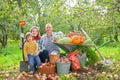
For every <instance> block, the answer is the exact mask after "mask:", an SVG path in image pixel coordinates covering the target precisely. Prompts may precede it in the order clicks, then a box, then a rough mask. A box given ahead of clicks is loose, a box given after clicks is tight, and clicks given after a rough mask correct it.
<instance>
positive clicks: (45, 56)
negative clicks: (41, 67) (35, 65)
mask: <svg viewBox="0 0 120 80" xmlns="http://www.w3.org/2000/svg"><path fill="white" fill-rule="evenodd" d="M39 57H40V59H41V62H42V63H45V60H46V59H48V60H49V51H48V50H43V52H40V54H39Z"/></svg>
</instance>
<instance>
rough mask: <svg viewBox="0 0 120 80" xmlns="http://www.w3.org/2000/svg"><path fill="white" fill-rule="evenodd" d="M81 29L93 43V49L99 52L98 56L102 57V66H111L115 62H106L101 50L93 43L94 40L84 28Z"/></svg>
mask: <svg viewBox="0 0 120 80" xmlns="http://www.w3.org/2000/svg"><path fill="white" fill-rule="evenodd" d="M79 29H81V31H82V32H83V33H84V35H85V36H86V37H87V38H88V39H89V40H90V41H91V42H92V45H93V47H94V48H95V49H96V51H97V52H98V54H99V55H100V57H101V59H102V64H103V65H105V66H110V65H111V64H112V63H113V62H112V61H111V60H106V59H105V58H104V56H103V55H102V54H101V52H100V51H99V49H98V48H97V46H96V45H95V43H94V42H93V41H92V39H91V38H90V37H89V36H88V34H87V33H86V32H85V30H84V29H83V28H82V27H80V28H79Z"/></svg>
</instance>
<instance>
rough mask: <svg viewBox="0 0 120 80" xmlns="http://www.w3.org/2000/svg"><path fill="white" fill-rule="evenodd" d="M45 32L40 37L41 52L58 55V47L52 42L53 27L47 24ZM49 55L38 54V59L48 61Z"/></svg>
mask: <svg viewBox="0 0 120 80" xmlns="http://www.w3.org/2000/svg"><path fill="white" fill-rule="evenodd" d="M45 31H46V34H45V35H43V36H42V37H41V39H40V40H41V45H42V46H43V47H42V48H43V51H44V50H47V51H48V52H49V54H50V53H52V52H53V51H55V52H58V53H59V51H60V50H59V48H58V46H56V45H55V44H54V43H53V41H52V37H53V36H54V34H55V33H54V32H53V26H52V24H50V23H48V24H46V26H45ZM49 54H45V53H44V52H43V53H42V54H40V58H43V57H45V58H46V59H48V60H49Z"/></svg>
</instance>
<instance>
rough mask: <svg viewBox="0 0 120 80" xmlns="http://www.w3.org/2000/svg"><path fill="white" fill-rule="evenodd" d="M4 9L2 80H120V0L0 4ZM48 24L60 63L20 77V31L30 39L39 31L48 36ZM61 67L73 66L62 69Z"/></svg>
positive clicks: (0, 0) (0, 14)
mask: <svg viewBox="0 0 120 80" xmlns="http://www.w3.org/2000/svg"><path fill="white" fill-rule="evenodd" d="M0 4H1V6H0V80H120V58H119V56H120V36H119V35H120V1H119V0H110V1H109V0H54V1H53V0H50V1H49V0H25V1H24V0H0ZM20 21H24V22H25V23H24V22H22V23H23V24H20V23H21V22H20ZM47 23H51V24H52V25H53V27H54V29H53V31H54V32H56V33H57V35H56V36H54V37H53V41H54V44H56V45H57V46H58V47H59V48H60V55H59V56H57V57H58V58H59V59H58V60H54V59H53V63H52V62H47V61H46V63H45V64H43V65H42V66H43V71H42V69H40V70H38V71H37V72H36V73H34V75H30V74H29V72H27V71H20V62H21V61H23V57H22V56H23V55H22V50H21V49H20V47H19V45H20V34H21V30H22V29H21V27H22V26H24V28H23V33H26V32H27V31H29V29H30V28H31V27H32V26H37V27H39V29H40V33H41V35H44V33H45V28H44V27H45V24H47ZM61 32H62V34H61ZM53 54H54V53H53ZM55 55H56V54H55ZM54 61H57V62H55V63H54ZM51 63H52V64H51ZM61 63H65V64H67V63H68V64H67V66H68V65H69V63H70V66H69V68H68V67H66V66H64V67H62V68H61V67H60V66H61ZM46 65H47V66H50V67H51V68H52V69H53V70H52V69H49V68H48V70H47V68H45V67H46ZM28 68H29V67H28ZM44 68H45V70H44ZM58 68H59V70H58ZM51 70H52V71H51ZM65 70H67V72H64V71H65ZM50 71H51V72H52V73H49V72H50ZM47 73H49V74H47Z"/></svg>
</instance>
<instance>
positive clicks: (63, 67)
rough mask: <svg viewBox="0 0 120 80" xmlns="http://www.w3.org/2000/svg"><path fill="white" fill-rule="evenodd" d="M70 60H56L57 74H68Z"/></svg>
mask: <svg viewBox="0 0 120 80" xmlns="http://www.w3.org/2000/svg"><path fill="white" fill-rule="evenodd" d="M70 65H71V63H70V62H67V63H64V62H57V73H58V74H59V75H64V74H68V73H69V72H70Z"/></svg>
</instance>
